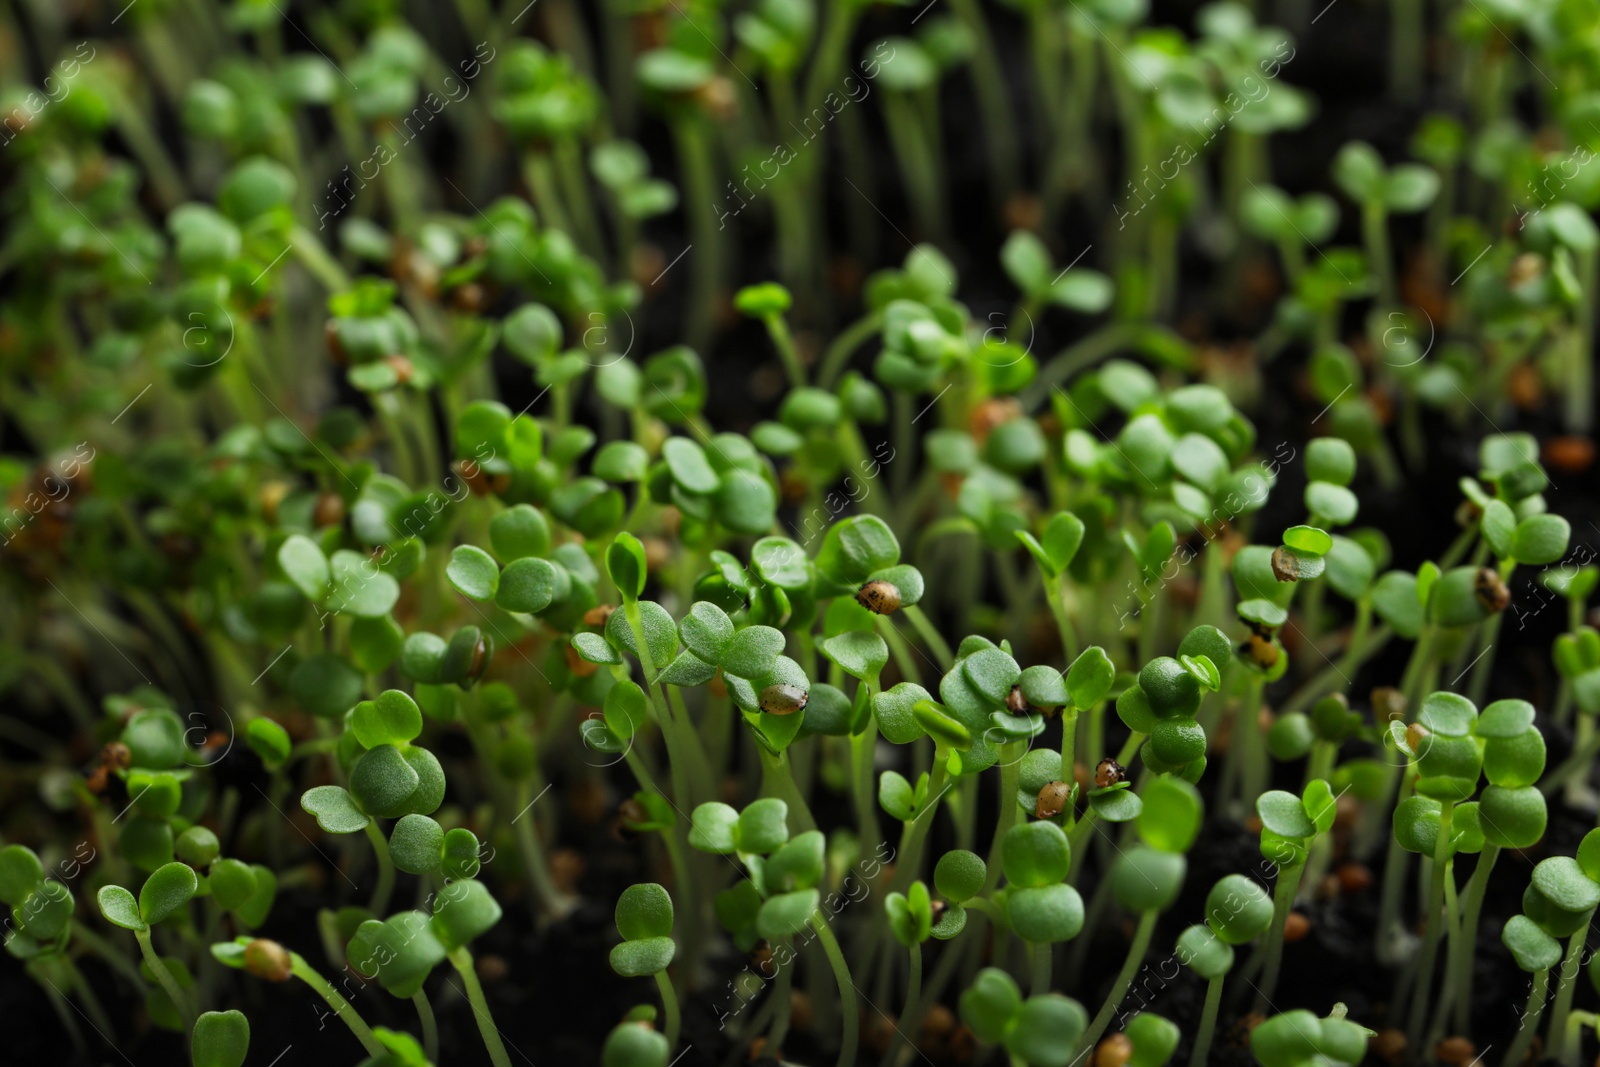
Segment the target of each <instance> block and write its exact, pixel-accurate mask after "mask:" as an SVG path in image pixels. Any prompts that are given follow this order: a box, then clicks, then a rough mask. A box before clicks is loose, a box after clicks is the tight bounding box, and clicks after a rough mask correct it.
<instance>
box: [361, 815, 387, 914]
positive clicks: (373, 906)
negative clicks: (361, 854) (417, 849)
mask: <svg viewBox="0 0 1600 1067" xmlns="http://www.w3.org/2000/svg"><path fill="white" fill-rule="evenodd" d="M366 829H367V839H368V840H369V841H371V842H372V852H373V855H375V856H376V857H377V858H378V887H377V888H376V889H374V890H373V891H372V902H371V903H370V904H368V905H367V908H368V910H369V911H371V912H372V913H373V914H374V915H382V914H383V913H384V912H386V911H388V910H389V895H390V894H391V893H393V892H394V860H393V859H392V858H390V856H389V842H387V841H385V840H384V838H383V831H382V830H380V829H378V823H377V820H375V819H368V820H367V827H366Z"/></svg>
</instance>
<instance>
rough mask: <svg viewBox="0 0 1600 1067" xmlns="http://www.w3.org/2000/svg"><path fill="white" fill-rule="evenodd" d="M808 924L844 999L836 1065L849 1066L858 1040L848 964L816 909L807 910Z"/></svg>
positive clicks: (859, 1042)
mask: <svg viewBox="0 0 1600 1067" xmlns="http://www.w3.org/2000/svg"><path fill="white" fill-rule="evenodd" d="M811 928H812V929H813V930H815V931H816V932H817V939H818V940H820V941H821V942H822V951H823V952H825V953H827V956H828V964H829V965H830V966H831V967H832V968H833V978H834V981H835V982H837V983H838V985H839V999H840V1000H841V1001H843V1003H844V1037H843V1042H844V1043H843V1044H842V1045H841V1046H840V1047H839V1064H838V1067H852V1065H853V1064H854V1063H855V1062H856V1047H857V1046H858V1045H860V1044H861V1018H860V1015H859V1010H858V1007H857V1005H856V986H855V983H854V982H853V981H851V979H850V965H849V964H848V963H846V962H845V960H844V952H843V950H841V949H840V948H839V939H838V938H836V937H834V936H833V931H832V930H831V929H829V928H828V920H826V919H824V918H823V917H822V912H821V911H820V910H818V911H814V912H812V913H811Z"/></svg>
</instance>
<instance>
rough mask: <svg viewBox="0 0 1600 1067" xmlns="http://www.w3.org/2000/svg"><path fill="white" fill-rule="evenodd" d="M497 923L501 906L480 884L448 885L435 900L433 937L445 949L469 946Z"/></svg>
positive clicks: (470, 881) (455, 883)
mask: <svg viewBox="0 0 1600 1067" xmlns="http://www.w3.org/2000/svg"><path fill="white" fill-rule="evenodd" d="M499 921H500V905H499V903H497V902H496V901H495V899H494V896H493V895H492V894H491V893H490V892H489V888H488V887H487V886H485V885H484V884H483V883H482V882H478V881H472V880H469V881H464V882H451V883H450V884H449V885H447V886H445V887H444V888H443V889H441V890H439V893H438V896H437V897H435V898H434V906H433V921H432V926H433V935H434V936H435V937H437V938H438V939H439V943H440V944H442V945H444V947H445V948H446V949H447V950H450V951H454V950H455V949H457V948H460V947H461V946H463V945H466V944H468V943H469V942H471V941H472V939H473V938H475V937H478V936H479V935H480V934H483V933H484V932H485V931H487V930H488V929H489V928H490V927H492V926H494V924H495V923H497V922H499Z"/></svg>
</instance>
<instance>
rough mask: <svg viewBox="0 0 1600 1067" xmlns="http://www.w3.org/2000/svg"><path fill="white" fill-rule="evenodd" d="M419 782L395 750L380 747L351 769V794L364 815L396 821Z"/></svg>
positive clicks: (363, 755)
mask: <svg viewBox="0 0 1600 1067" xmlns="http://www.w3.org/2000/svg"><path fill="white" fill-rule="evenodd" d="M419 781H420V778H419V777H418V775H417V772H416V770H415V769H414V768H413V767H412V766H411V764H410V763H409V762H408V761H407V760H406V758H405V757H404V756H403V755H401V753H400V750H399V749H398V748H396V747H395V746H393V745H379V746H378V747H376V748H372V749H368V750H367V751H366V752H364V753H363V754H362V755H361V758H360V759H359V760H357V761H356V765H355V766H354V767H353V768H351V771H350V793H351V794H352V795H353V796H354V797H355V798H356V802H357V803H358V804H360V805H361V808H362V810H363V811H365V812H366V813H367V814H369V815H376V816H378V817H379V818H384V819H396V818H399V817H400V816H402V815H404V814H406V812H407V811H408V810H409V809H408V807H407V803H408V801H410V799H411V794H412V792H413V791H414V790H416V788H417V784H418V782H419ZM301 803H302V805H303V804H304V799H303V798H302V801H301ZM308 810H309V809H308ZM313 814H315V813H313Z"/></svg>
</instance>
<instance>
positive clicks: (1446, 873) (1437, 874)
mask: <svg viewBox="0 0 1600 1067" xmlns="http://www.w3.org/2000/svg"><path fill="white" fill-rule="evenodd" d="M1454 810H1455V804H1454V803H1453V802H1452V801H1449V800H1446V801H1443V802H1441V804H1440V806H1439V836H1438V837H1437V838H1436V839H1435V841H1434V846H1433V877H1432V878H1431V879H1430V880H1429V888H1428V929H1427V933H1426V935H1425V936H1424V938H1423V942H1422V957H1421V960H1420V964H1419V968H1418V971H1417V984H1416V991H1415V996H1416V999H1415V1000H1413V1001H1412V1002H1411V1022H1410V1024H1409V1025H1408V1026H1407V1027H1406V1034H1407V1037H1408V1038H1409V1039H1410V1041H1411V1047H1412V1048H1418V1047H1420V1043H1421V1040H1422V1036H1423V1034H1422V1025H1423V1023H1424V1022H1425V1021H1426V1020H1427V1018H1428V995H1429V993H1430V991H1431V989H1432V987H1433V970H1434V966H1435V964H1437V962H1438V958H1439V933H1440V930H1441V929H1442V928H1443V927H1445V925H1446V924H1445V922H1444V915H1443V911H1444V883H1445V879H1446V878H1450V877H1452V874H1451V871H1450V864H1449V858H1450V841H1451V834H1450V822H1451V815H1452V813H1453V812H1454Z"/></svg>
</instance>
